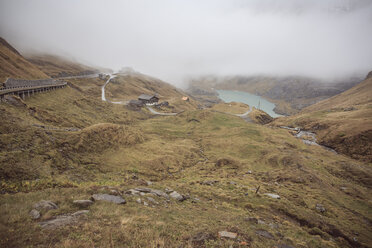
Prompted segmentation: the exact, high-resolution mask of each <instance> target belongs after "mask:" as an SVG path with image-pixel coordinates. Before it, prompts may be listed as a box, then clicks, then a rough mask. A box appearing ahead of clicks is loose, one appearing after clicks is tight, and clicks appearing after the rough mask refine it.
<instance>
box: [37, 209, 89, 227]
mask: <svg viewBox="0 0 372 248" xmlns="http://www.w3.org/2000/svg"><path fill="white" fill-rule="evenodd" d="M87 213H89V210H80V211H77V212H75V213H73V214H66V215H60V216H57V217H56V218H54V219H51V220H47V221H43V222H40V223H39V224H40V226H41V227H42V228H44V229H54V228H58V227H62V226H65V225H69V224H73V223H76V222H77V221H78V220H79V218H80V217H82V216H83V215H85V214H87Z"/></svg>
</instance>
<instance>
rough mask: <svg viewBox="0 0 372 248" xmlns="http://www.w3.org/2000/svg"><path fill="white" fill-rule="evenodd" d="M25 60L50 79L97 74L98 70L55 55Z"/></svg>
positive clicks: (31, 56)
mask: <svg viewBox="0 0 372 248" xmlns="http://www.w3.org/2000/svg"><path fill="white" fill-rule="evenodd" d="M27 60H28V61H30V62H31V63H32V64H34V65H36V66H37V67H38V68H39V69H40V70H41V71H43V72H44V73H45V74H47V75H49V76H50V77H66V76H77V75H85V74H92V73H97V72H98V69H97V68H93V67H90V66H86V65H83V64H81V63H78V62H75V61H71V60H69V59H66V58H62V57H58V56H55V55H48V54H43V55H40V54H38V55H35V54H34V55H28V56H27Z"/></svg>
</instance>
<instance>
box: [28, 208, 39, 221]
mask: <svg viewBox="0 0 372 248" xmlns="http://www.w3.org/2000/svg"><path fill="white" fill-rule="evenodd" d="M29 214H30V216H31V218H32V219H33V220H37V219H39V218H40V216H41V215H40V212H39V211H37V210H36V209H32V210H31V211H30V213H29Z"/></svg>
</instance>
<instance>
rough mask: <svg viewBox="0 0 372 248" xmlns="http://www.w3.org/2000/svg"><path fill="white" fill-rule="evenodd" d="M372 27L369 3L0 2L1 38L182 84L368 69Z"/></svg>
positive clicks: (347, 0) (315, 0) (225, 0)
mask: <svg viewBox="0 0 372 248" xmlns="http://www.w3.org/2000/svg"><path fill="white" fill-rule="evenodd" d="M371 23H372V1H370V0H312V1H307V0H281V1H277V0H251V1H244V0H235V1H234V0H204V1H197V0H158V1H152V0H132V1H125V0H123V1H115V0H105V1H103V0H102V1H98V0H64V1H59V0H49V1H43V0H9V1H6V0H0V35H1V36H2V37H3V38H5V39H7V40H8V41H9V42H10V43H12V44H14V45H15V46H16V48H18V49H19V50H20V51H21V52H30V51H33V52H35V51H36V52H46V53H52V54H58V55H63V56H68V57H74V58H75V59H77V60H80V61H82V62H84V63H90V64H93V65H97V66H102V67H108V68H112V69H120V68H121V67H125V66H129V67H133V68H134V69H135V70H138V71H141V72H143V73H146V74H149V75H153V76H156V77H159V78H161V79H163V80H166V81H168V82H170V83H173V84H175V85H178V86H180V85H181V84H182V82H183V80H184V78H186V77H189V76H197V75H203V74H216V75H231V74H233V75H234V74H240V75H252V74H273V75H304V76H312V77H320V78H333V77H342V76H348V75H352V74H360V73H367V71H369V70H372V46H371V44H372V33H371V31H370V29H371Z"/></svg>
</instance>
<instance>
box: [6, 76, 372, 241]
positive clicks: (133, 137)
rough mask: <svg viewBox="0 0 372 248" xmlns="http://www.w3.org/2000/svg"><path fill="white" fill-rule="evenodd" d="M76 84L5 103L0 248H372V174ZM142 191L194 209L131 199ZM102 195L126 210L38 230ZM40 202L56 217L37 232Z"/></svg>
mask: <svg viewBox="0 0 372 248" xmlns="http://www.w3.org/2000/svg"><path fill="white" fill-rule="evenodd" d="M117 80H118V81H119V82H120V81H122V80H123V83H122V85H121V86H122V87H123V88H126V87H128V86H125V85H124V84H125V82H127V81H126V80H127V78H125V77H124V78H118V79H117ZM68 82H69V87H67V88H65V89H60V90H56V91H53V92H49V93H44V94H37V95H35V96H33V97H31V98H28V99H26V100H25V101H22V100H20V99H18V98H13V100H12V101H8V102H7V103H0V115H1V118H2V119H3V120H4V121H2V122H1V125H0V128H1V129H0V147H1V149H0V150H1V152H0V155H1V156H0V158H1V161H0V168H1V170H0V180H1V183H0V187H1V189H0V191H1V193H2V194H1V195H0V246H1V247H25V246H29V247H48V246H49V247H50V246H53V247H92V246H99V247H180V246H182V247H230V246H232V247H247V246H248V247H275V246H278V247H371V246H370V244H371V242H372V240H371V237H372V235H371V230H370V223H371V222H372V215H371V211H370V209H371V207H372V206H371V187H372V184H371V182H372V171H371V165H370V164H365V163H361V162H358V161H355V160H352V159H350V158H348V157H345V156H342V155H337V154H334V153H332V152H329V151H327V150H325V149H323V148H321V147H317V146H307V145H305V144H303V143H302V142H301V141H300V140H298V139H296V138H294V137H293V136H292V135H290V134H289V133H288V132H287V131H286V130H282V129H276V128H271V127H267V126H262V125H257V124H254V123H247V122H246V121H244V120H243V119H241V118H239V117H234V116H231V115H226V114H222V113H217V112H214V111H213V110H195V109H194V110H192V109H190V110H187V111H185V112H183V113H182V114H180V115H178V116H156V117H155V118H153V116H152V115H150V114H149V113H148V112H147V111H146V110H142V111H139V112H135V111H130V110H128V109H126V107H125V106H123V105H112V104H109V103H106V102H102V101H101V100H100V87H101V86H102V85H103V83H104V82H105V81H104V80H100V79H73V80H72V79H71V80H68ZM143 84H144V86H143V88H141V90H142V89H145V88H144V87H145V85H146V87H150V86H151V87H153V88H152V89H148V90H149V92H150V91H151V92H152V91H157V87H160V88H161V87H162V86H161V85H160V84H159V85H152V84H149V83H147V84H145V83H143ZM119 85H120V83H119V84H118V85H115V84H114V87H116V88H117V89H119ZM160 88H159V89H160ZM128 89H129V88H128ZM136 89H137V88H136V87H135V85H133V91H132V92H133V93H125V92H123V93H122V95H121V94H120V95H119V94H118V95H117V98H121V97H124V96H125V97H126V96H131V94H132V95H136V94H138V93H139V92H136V91H135V90H136ZM112 92H113V93H112V94H114V92H115V91H112ZM145 93H147V92H145ZM126 94H127V95H126ZM159 94H161V95H162V96H163V95H167V94H168V95H170V94H172V96H175V97H176V96H178V94H179V95H180V96H181V95H182V94H181V93H176V92H173V91H172V90H170V89H164V91H160V92H159ZM147 181H151V182H152V184H150V183H148V182H147ZM135 187H147V188H152V189H158V190H162V191H163V192H166V191H167V189H168V190H169V189H173V190H176V191H177V192H179V193H180V194H183V195H184V196H185V199H186V200H184V201H182V202H181V201H177V200H174V199H172V198H170V199H169V200H167V199H166V198H164V197H161V196H154V195H152V194H146V193H144V194H143V195H131V194H128V193H127V192H128V190H129V189H133V188H135ZM258 187H259V190H258V192H257V188H258ZM256 192H257V193H256ZM94 193H109V194H117V195H122V196H123V197H124V198H125V199H126V201H127V203H126V204H125V205H116V204H113V203H107V202H95V203H94V204H93V205H92V206H90V207H89V208H88V209H89V213H88V214H87V215H86V216H85V217H83V218H81V219H79V220H78V221H76V222H73V223H72V224H70V225H62V226H60V227H58V228H55V229H44V228H41V227H40V224H41V223H42V222H43V221H47V220H50V219H53V218H55V217H56V216H61V215H66V214H70V213H73V212H76V211H77V210H79V207H77V206H76V205H74V204H73V203H72V201H73V200H76V199H89V198H90V196H91V195H92V194H94ZM265 193H274V194H278V195H280V199H272V198H270V197H269V196H267V195H265ZM149 197H150V198H151V199H152V200H150V198H149ZM42 199H44V200H52V201H53V202H55V203H56V204H57V205H58V206H59V208H58V209H53V210H49V211H44V212H42V216H41V219H40V220H32V219H31V218H30V216H29V212H30V211H31V209H32V208H33V205H34V204H35V203H36V202H39V201H40V200H42ZM138 199H140V200H141V203H138ZM144 201H145V202H146V204H147V206H146V205H144V204H143V202H144ZM317 204H318V205H319V204H321V206H322V207H323V208H324V211H323V209H322V208H319V207H318V208H317V207H316V206H317ZM319 209H320V210H319ZM224 230H225V231H230V232H233V233H236V234H237V238H236V239H228V238H221V237H219V236H218V232H219V231H224ZM280 245H282V246H280ZM285 245H286V246H285Z"/></svg>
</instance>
